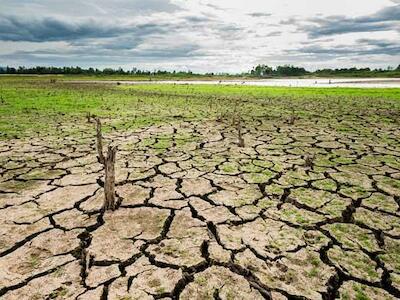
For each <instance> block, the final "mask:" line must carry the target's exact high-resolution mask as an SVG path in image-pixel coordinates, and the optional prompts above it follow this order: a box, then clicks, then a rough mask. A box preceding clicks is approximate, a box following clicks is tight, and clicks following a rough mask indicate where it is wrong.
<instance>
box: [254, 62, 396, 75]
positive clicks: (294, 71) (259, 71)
mask: <svg viewBox="0 0 400 300" xmlns="http://www.w3.org/2000/svg"><path fill="white" fill-rule="evenodd" d="M250 74H251V75H252V76H255V77H280V76H305V75H316V76H358V77H359V76H367V77H371V76H382V75H385V74H388V75H397V76H400V65H399V66H398V67H397V68H396V69H395V68H392V67H388V68H387V69H370V68H360V69H358V68H342V69H322V70H317V71H315V72H309V71H307V70H306V69H304V68H299V67H295V66H291V65H284V66H278V67H276V68H272V67H269V66H267V65H258V66H256V67H254V68H253V69H252V70H251V71H250Z"/></svg>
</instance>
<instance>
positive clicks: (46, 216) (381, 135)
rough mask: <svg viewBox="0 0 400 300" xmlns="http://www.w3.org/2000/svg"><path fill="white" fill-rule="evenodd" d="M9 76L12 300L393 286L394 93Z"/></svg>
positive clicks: (317, 293) (328, 293)
mask: <svg viewBox="0 0 400 300" xmlns="http://www.w3.org/2000/svg"><path fill="white" fill-rule="evenodd" d="M2 80H3V81H2V82H1V90H0V91H1V97H2V99H3V100H2V104H1V106H0V107H1V116H2V119H3V120H4V121H2V123H1V127H2V129H3V131H2V132H3V139H2V140H1V143H0V174H1V177H0V222H1V227H0V235H1V237H0V297H1V298H2V299H120V300H121V299H125V300H127V299H168V298H172V299H178V298H179V299H334V298H336V297H338V298H340V299H360V300H361V299H396V298H399V297H400V223H399V221H400V129H399V123H398V122H399V118H398V116H399V112H400V102H399V101H400V97H399V93H400V92H398V91H397V90H393V91H389V90H382V91H375V90H370V91H363V90H359V91H357V90H352V89H349V90H346V89H338V90H314V91H313V90H310V89H303V90H302V89H298V90H296V89H294V90H290V89H271V88H245V87H208V86H205V87H191V86H179V87H178V86H172V85H170V86H168V85H165V86H152V87H149V86H135V87H124V86H116V85H115V86H110V85H98V84H94V85H90V84H81V85H79V84H71V83H70V84H68V83H62V82H56V83H54V82H53V83H50V82H49V81H44V80H39V79H37V80H36V81H33V82H29V81H21V80H4V79H2ZM94 115H96V116H100V117H101V120H102V122H103V130H102V131H100V130H97V138H96V128H99V122H97V126H96V122H94V120H96V119H95V118H96V117H95V116H94ZM103 144H104V148H107V149H108V152H107V153H103V151H102V149H103ZM116 146H117V147H118V153H117V157H116V160H115V192H113V191H112V189H111V190H110V191H109V194H110V193H111V195H112V197H115V198H114V199H113V201H112V206H111V207H110V206H107V205H108V204H107V203H108V202H104V201H105V193H104V189H105V187H106V183H105V174H107V173H105V172H106V169H107V166H106V161H107V159H109V158H110V160H111V161H112V159H113V155H114V154H115V150H116V148H115V147H116ZM100 150H101V151H100ZM97 157H98V158H97ZM114 158H115V156H114ZM113 166H114V164H113ZM111 173H112V170H111ZM113 187H114V186H113ZM105 203H106V205H105ZM110 203H111V202H110ZM104 208H111V209H115V210H105V209H104Z"/></svg>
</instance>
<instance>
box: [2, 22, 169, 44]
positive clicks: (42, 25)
mask: <svg viewBox="0 0 400 300" xmlns="http://www.w3.org/2000/svg"><path fill="white" fill-rule="evenodd" d="M170 29H171V26H169V25H168V24H162V23H159V24H156V23H145V24H137V25H111V24H106V23H104V22H102V23H100V22H97V21H94V20H85V21H75V22H71V21H64V20H58V19H55V18H43V19H26V18H17V17H15V16H0V40H2V41H13V42H17V41H25V42H55V41H66V42H74V41H81V40H86V39H96V38H100V39H101V38H111V37H118V36H123V35H124V34H129V35H130V36H131V37H134V38H141V37H144V36H149V35H152V34H161V33H165V32H166V31H168V30H170ZM122 42H123V41H122Z"/></svg>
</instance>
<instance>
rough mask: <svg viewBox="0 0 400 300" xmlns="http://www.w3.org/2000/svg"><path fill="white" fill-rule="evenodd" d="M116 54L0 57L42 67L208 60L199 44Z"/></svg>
mask: <svg viewBox="0 0 400 300" xmlns="http://www.w3.org/2000/svg"><path fill="white" fill-rule="evenodd" d="M119 50H120V51H113V49H107V48H102V47H90V46H82V47H74V48H73V49H71V50H67V51H60V50H52V49H49V50H36V51H16V52H14V53H12V54H4V55H0V59H2V60H8V59H13V60H16V61H18V60H20V61H34V62H36V63H42V64H53V65H59V64H60V65H65V64H66V63H74V64H76V63H79V64H81V65H87V66H90V65H91V64H93V63H95V62H99V61H107V63H115V64H126V63H132V62H137V61H143V60H144V61H146V60H151V61H165V60H166V59H167V60H168V59H180V58H195V57H201V56H204V55H205V53H204V52H203V51H202V50H201V47H200V46H198V45H196V44H183V45H179V46H175V47H163V48H159V49H156V48H151V49H149V48H143V49H140V48H135V49H119Z"/></svg>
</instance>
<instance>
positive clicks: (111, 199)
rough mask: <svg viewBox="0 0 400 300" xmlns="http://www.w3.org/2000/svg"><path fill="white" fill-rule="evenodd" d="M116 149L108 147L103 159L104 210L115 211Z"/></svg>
mask: <svg viewBox="0 0 400 300" xmlns="http://www.w3.org/2000/svg"><path fill="white" fill-rule="evenodd" d="M116 152H117V148H116V147H112V146H109V147H108V153H107V157H106V158H105V163H104V168H105V171H106V178H105V184H104V194H105V201H104V209H105V210H114V209H115V156H116Z"/></svg>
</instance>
